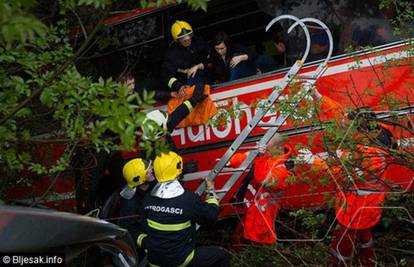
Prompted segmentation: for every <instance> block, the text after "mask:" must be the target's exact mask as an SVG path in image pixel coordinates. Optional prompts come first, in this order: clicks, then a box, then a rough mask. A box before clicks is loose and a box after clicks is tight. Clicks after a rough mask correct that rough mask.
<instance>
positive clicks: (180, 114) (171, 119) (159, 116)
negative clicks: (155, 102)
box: [142, 84, 206, 140]
mask: <svg viewBox="0 0 414 267" xmlns="http://www.w3.org/2000/svg"><path fill="white" fill-rule="evenodd" d="M203 92H204V85H201V84H198V85H196V86H195V88H194V93H193V95H192V96H191V97H190V98H189V99H188V100H185V101H184V102H183V103H182V104H181V105H179V106H178V107H177V108H176V109H175V110H174V111H173V112H172V113H171V114H170V115H168V114H167V113H166V112H164V111H161V110H154V111H151V112H149V113H147V114H146V119H145V120H144V123H143V124H144V127H143V128H142V130H143V136H142V137H143V138H144V139H147V140H148V139H154V140H155V139H158V138H159V137H161V136H162V135H163V131H161V130H164V132H166V133H172V132H173V131H174V129H175V128H176V127H177V125H178V124H180V122H181V121H182V120H184V119H185V118H186V117H187V116H188V114H190V112H191V111H192V110H193V108H194V107H195V106H196V105H197V104H198V103H199V102H201V101H202V100H204V99H205V97H206V95H204V93H203ZM148 120H151V121H153V122H155V124H156V125H158V127H157V126H155V125H151V123H150V124H149V125H145V122H148Z"/></svg>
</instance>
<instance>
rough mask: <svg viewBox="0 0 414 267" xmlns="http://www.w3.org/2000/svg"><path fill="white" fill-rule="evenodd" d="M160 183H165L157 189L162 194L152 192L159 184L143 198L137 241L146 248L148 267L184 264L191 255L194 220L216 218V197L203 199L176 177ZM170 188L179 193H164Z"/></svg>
mask: <svg viewBox="0 0 414 267" xmlns="http://www.w3.org/2000/svg"><path fill="white" fill-rule="evenodd" d="M177 183H178V184H177ZM161 184H164V185H165V186H164V188H161V190H158V192H159V191H161V193H162V194H161V195H160V194H158V195H157V194H154V190H157V186H159V185H160V184H158V185H157V186H156V187H155V188H154V189H153V190H152V191H151V193H150V194H147V195H146V196H145V198H144V201H143V205H142V208H141V215H142V217H141V233H140V234H139V235H138V239H137V244H138V246H140V247H143V248H145V249H146V250H147V251H148V261H149V262H150V266H175V267H176V266H186V265H187V264H189V263H190V262H191V260H192V259H193V257H194V248H195V233H196V223H198V224H206V223H209V222H214V221H216V220H217V217H218V212H219V206H218V200H217V199H215V198H214V197H208V198H207V200H206V201H205V202H202V201H201V200H200V198H199V196H198V195H197V194H195V193H193V192H191V191H188V190H184V189H183V188H182V187H181V185H180V184H179V182H178V181H177V180H174V181H172V182H167V183H161ZM180 187H181V189H180ZM174 188H176V189H174ZM158 189H160V188H158ZM170 189H172V190H175V191H174V192H176V193H178V194H175V195H176V196H174V197H170V196H167V195H166V196H164V195H163V193H165V192H164V191H168V190H170Z"/></svg>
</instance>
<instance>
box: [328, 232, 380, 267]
mask: <svg viewBox="0 0 414 267" xmlns="http://www.w3.org/2000/svg"><path fill="white" fill-rule="evenodd" d="M331 253H332V257H331V264H332V266H351V264H352V259H353V257H354V255H355V256H359V261H360V262H361V264H362V265H363V266H366V267H370V266H375V265H376V258H375V253H374V246H373V239H372V233H371V228H369V229H363V230H354V229H349V228H346V227H345V226H342V225H338V226H337V229H336V230H335V231H334V233H333V238H332V242H331Z"/></svg>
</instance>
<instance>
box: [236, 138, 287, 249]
mask: <svg viewBox="0 0 414 267" xmlns="http://www.w3.org/2000/svg"><path fill="white" fill-rule="evenodd" d="M292 153H293V147H292V146H291V145H290V144H288V143H285V142H284V141H283V139H282V137H281V136H280V135H279V134H276V135H275V136H274V137H273V138H272V139H271V140H270V141H269V142H268V143H267V145H266V146H265V147H263V148H260V149H259V154H260V156H258V157H257V158H256V160H255V162H254V166H253V168H254V170H253V179H251V180H250V181H249V183H248V185H247V190H246V192H245V194H244V203H245V204H246V208H247V211H246V215H245V217H244V218H243V224H244V227H241V225H239V226H238V229H237V230H236V231H235V233H234V235H233V243H236V244H237V243H239V242H240V240H239V235H240V232H241V231H243V234H242V236H243V238H244V239H248V240H251V241H254V242H257V243H264V244H274V243H276V241H277V239H276V232H275V227H274V225H275V219H276V217H277V215H278V213H279V209H280V205H279V204H278V203H277V202H276V201H275V198H276V197H278V196H279V195H280V193H281V190H282V189H283V188H285V187H286V186H287V183H286V181H285V180H286V179H287V178H288V177H289V176H291V175H293V174H292V173H291V170H292V168H293V164H292V163H293V162H292V161H291V159H290V158H291V156H292ZM247 156H248V154H247V153H237V154H235V155H234V156H233V157H232V158H231V159H230V162H229V165H230V166H231V167H238V166H240V165H241V163H242V162H243V161H244V159H245V158H246V157H247Z"/></svg>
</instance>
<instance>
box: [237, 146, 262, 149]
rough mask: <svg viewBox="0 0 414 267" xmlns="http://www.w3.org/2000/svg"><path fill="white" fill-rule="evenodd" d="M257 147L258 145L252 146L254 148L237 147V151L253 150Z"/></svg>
mask: <svg viewBox="0 0 414 267" xmlns="http://www.w3.org/2000/svg"><path fill="white" fill-rule="evenodd" d="M258 148H259V146H258V145H254V146H241V147H239V150H254V149H258Z"/></svg>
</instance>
